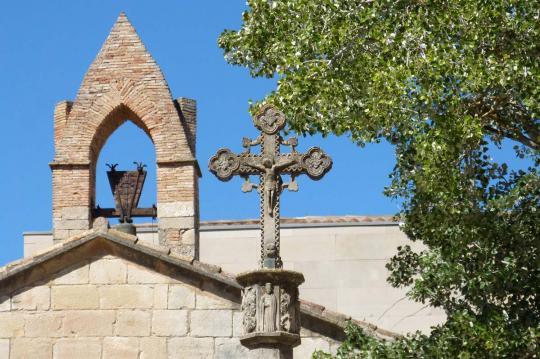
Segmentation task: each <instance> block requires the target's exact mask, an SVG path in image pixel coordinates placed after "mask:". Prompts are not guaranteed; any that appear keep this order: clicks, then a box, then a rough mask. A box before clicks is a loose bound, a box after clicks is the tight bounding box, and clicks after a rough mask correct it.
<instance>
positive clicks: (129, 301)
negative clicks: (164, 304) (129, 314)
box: [99, 284, 154, 309]
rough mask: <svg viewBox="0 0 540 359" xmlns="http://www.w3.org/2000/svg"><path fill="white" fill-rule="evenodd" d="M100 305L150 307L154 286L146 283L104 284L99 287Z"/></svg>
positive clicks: (108, 307)
mask: <svg viewBox="0 0 540 359" xmlns="http://www.w3.org/2000/svg"><path fill="white" fill-rule="evenodd" d="M99 296H100V307H101V308H102V309H117V308H139V309H144V308H152V306H153V304H154V288H153V287H151V286H147V285H121V284H120V285H106V286H101V287H100V288H99Z"/></svg>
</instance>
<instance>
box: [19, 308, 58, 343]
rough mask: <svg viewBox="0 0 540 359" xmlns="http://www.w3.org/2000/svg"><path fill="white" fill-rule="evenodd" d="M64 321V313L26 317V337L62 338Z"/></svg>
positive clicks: (43, 313)
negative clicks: (61, 329) (61, 330)
mask: <svg viewBox="0 0 540 359" xmlns="http://www.w3.org/2000/svg"><path fill="white" fill-rule="evenodd" d="M63 319H64V313H63V312H36V313H32V314H29V315H27V316H26V325H25V336H26V337H58V336H62V333H61V332H60V328H61V327H62V321H63Z"/></svg>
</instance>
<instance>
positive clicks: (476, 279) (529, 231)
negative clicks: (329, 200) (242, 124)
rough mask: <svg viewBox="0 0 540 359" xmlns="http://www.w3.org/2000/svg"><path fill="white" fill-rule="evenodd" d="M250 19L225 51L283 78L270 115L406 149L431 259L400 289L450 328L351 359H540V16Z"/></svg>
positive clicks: (284, 3) (255, 15)
mask: <svg viewBox="0 0 540 359" xmlns="http://www.w3.org/2000/svg"><path fill="white" fill-rule="evenodd" d="M248 6H249V8H248V10H247V11H245V12H244V13H243V24H242V27H241V28H240V29H239V30H237V31H232V30H226V31H225V32H223V33H222V35H221V36H220V38H219V46H220V47H222V48H223V49H224V51H225V57H226V59H227V61H229V62H230V63H231V64H234V65H241V66H245V67H247V68H248V69H249V71H250V73H251V74H252V75H253V76H265V77H277V78H278V85H277V88H276V90H275V91H274V92H272V93H271V94H269V95H268V97H267V98H266V99H264V101H263V102H271V103H274V104H276V105H277V106H279V107H280V108H281V109H282V110H283V111H284V112H285V113H286V115H287V118H288V120H289V126H290V128H291V129H292V130H295V131H297V132H299V133H304V134H306V133H310V134H311V133H315V132H319V133H322V134H329V133H334V134H337V135H342V134H346V135H348V136H350V137H351V139H352V140H353V141H355V142H356V143H358V144H359V145H363V144H365V143H368V142H379V141H384V140H385V141H388V142H390V143H391V144H393V145H394V146H395V155H396V166H395V168H394V171H393V172H392V174H391V178H392V184H391V185H390V186H389V187H388V188H387V189H386V194H387V195H389V196H393V197H399V198H401V199H403V201H404V202H403V208H402V211H401V217H402V219H403V221H404V231H405V233H406V234H407V235H408V236H409V237H410V238H411V240H413V241H422V242H423V243H424V244H425V247H426V249H425V250H423V251H418V252H415V251H413V250H412V249H411V248H410V247H403V248H399V251H398V253H397V254H396V255H395V257H393V258H392V260H391V261H390V262H389V264H388V268H389V269H390V270H391V275H390V277H389V279H388V280H389V281H390V283H391V284H392V285H394V286H396V287H410V290H409V292H408V295H409V296H410V297H411V298H413V299H415V300H417V301H420V302H423V303H431V305H434V306H437V307H442V308H444V309H445V311H446V313H447V315H448V320H447V322H446V323H445V324H443V325H440V326H438V327H436V328H434V330H433V332H432V333H431V335H429V336H426V335H421V334H418V333H417V334H413V335H410V336H407V337H405V338H402V339H399V340H397V341H396V342H394V343H391V344H390V343H382V342H377V341H375V340H374V339H368V338H367V337H366V336H364V335H363V334H361V333H360V332H359V329H358V328H357V329H353V328H352V327H351V328H349V329H348V331H349V333H350V338H349V339H350V343H349V344H347V343H346V345H344V348H343V350H342V352H341V357H346V353H349V354H350V355H353V354H354V353H356V354H354V355H357V354H358V353H360V352H362V351H364V353H368V354H365V356H371V357H382V358H386V357H403V355H402V356H400V355H397V354H395V353H399V354H403V353H409V354H407V356H410V357H445V356H446V357H452V358H454V357H464V358H468V357H471V356H473V355H475V356H478V355H480V357H490V358H493V357H519V358H523V357H535V355H537V353H538V352H539V351H540V349H539V346H538V341H539V331H540V329H539V328H540V228H539V227H540V226H539V225H538V223H540V206H539V205H540V177H539V174H538V166H539V164H540V156H539V141H540V121H539V118H540V2H538V1H531V0H501V1H485V0H453V1H452V0H442V1H430V0H379V1H377V0H273V1H272V0H248ZM258 105H260V104H255V105H254V106H255V107H257V106H258ZM503 141H505V142H513V143H514V144H515V145H516V146H515V150H516V156H518V157H519V158H522V159H524V161H523V162H524V163H527V165H528V168H526V169H521V170H515V169H511V168H509V166H508V165H507V164H506V163H497V162H495V161H494V160H493V159H492V157H491V156H492V154H491V151H492V150H493V148H494V147H497V146H499V147H500V146H501V145H502V144H503ZM355 350H360V352H355ZM351 353H353V354H351ZM420 353H421V354H422V355H420ZM443 353H447V354H445V355H443ZM358 355H359V357H363V356H364V355H363V354H358Z"/></svg>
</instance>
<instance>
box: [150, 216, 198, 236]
mask: <svg viewBox="0 0 540 359" xmlns="http://www.w3.org/2000/svg"><path fill="white" fill-rule="evenodd" d="M194 225H195V217H193V216H189V217H172V218H167V217H164V218H160V219H159V223H158V226H159V228H162V229H170V228H177V229H184V228H194ZM182 240H183V238H182Z"/></svg>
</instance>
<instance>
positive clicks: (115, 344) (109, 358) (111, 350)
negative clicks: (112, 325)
mask: <svg viewBox="0 0 540 359" xmlns="http://www.w3.org/2000/svg"><path fill="white" fill-rule="evenodd" d="M102 358H103V359H138V358H139V339H137V338H120V337H112V338H111V337H109V338H104V339H103V356H102Z"/></svg>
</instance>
